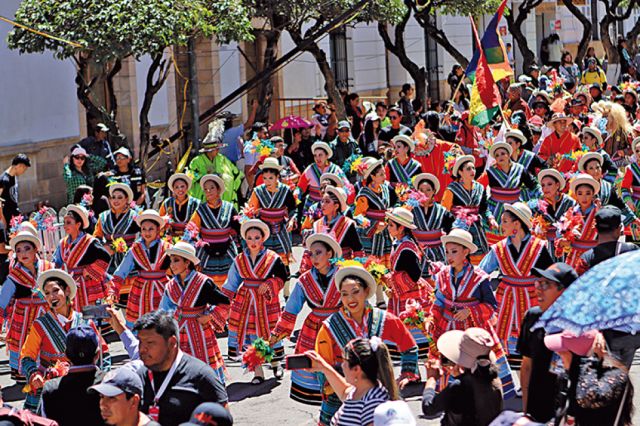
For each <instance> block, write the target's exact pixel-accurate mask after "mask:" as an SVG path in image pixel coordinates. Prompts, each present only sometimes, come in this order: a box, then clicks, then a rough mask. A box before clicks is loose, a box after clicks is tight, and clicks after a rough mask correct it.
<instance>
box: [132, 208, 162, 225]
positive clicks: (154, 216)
mask: <svg viewBox="0 0 640 426" xmlns="http://www.w3.org/2000/svg"><path fill="white" fill-rule="evenodd" d="M135 220H136V223H137V224H138V226H142V222H144V221H145V220H150V221H152V222H155V223H157V224H158V226H159V227H160V228H162V227H164V225H165V224H166V221H165V220H164V218H163V217H162V216H160V213H158V212H157V211H155V210H153V209H147V210H145V211H143V212H142V213H140V214H139V215H138V216H136V219H135Z"/></svg>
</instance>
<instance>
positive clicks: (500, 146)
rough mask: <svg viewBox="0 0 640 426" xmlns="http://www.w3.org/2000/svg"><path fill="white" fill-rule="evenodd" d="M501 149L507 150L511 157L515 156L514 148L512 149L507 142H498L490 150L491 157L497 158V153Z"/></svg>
mask: <svg viewBox="0 0 640 426" xmlns="http://www.w3.org/2000/svg"><path fill="white" fill-rule="evenodd" d="M499 149H504V150H506V151H507V153H508V154H509V157H511V154H513V148H512V147H511V145H509V144H508V143H506V142H496V143H494V144H493V145H491V148H489V155H490V156H492V157H493V158H495V154H496V151H497V150H499Z"/></svg>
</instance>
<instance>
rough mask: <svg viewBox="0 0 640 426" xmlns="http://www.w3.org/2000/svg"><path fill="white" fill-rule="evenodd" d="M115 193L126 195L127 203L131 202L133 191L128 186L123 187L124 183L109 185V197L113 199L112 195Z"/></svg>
mask: <svg viewBox="0 0 640 426" xmlns="http://www.w3.org/2000/svg"><path fill="white" fill-rule="evenodd" d="M115 191H122V192H124V193H125V194H127V198H128V199H129V201H132V200H133V191H132V190H131V187H130V186H129V185H125V184H124V183H120V182H116V183H112V184H111V185H109V196H110V197H113V193H114V192H115Z"/></svg>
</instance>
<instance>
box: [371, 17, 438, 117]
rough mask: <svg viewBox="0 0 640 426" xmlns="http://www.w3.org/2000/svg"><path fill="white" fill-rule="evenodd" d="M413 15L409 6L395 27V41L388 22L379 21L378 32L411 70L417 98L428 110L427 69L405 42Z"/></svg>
mask: <svg viewBox="0 0 640 426" xmlns="http://www.w3.org/2000/svg"><path fill="white" fill-rule="evenodd" d="M410 16H411V9H410V8H408V10H407V13H406V14H405V15H404V16H403V17H402V20H401V21H400V22H399V23H398V25H396V26H395V28H394V34H395V40H394V41H395V43H393V42H392V41H391V38H390V37H389V32H388V30H387V24H384V23H382V22H379V23H378V33H379V34H380V37H381V38H382V41H383V42H384V46H385V48H386V49H387V50H388V51H389V52H391V53H393V54H394V55H395V56H396V57H397V58H398V60H399V61H400V64H401V65H402V67H403V68H404V69H406V70H407V72H409V74H410V75H411V78H413V81H414V84H415V87H416V99H418V100H419V101H420V105H421V106H422V109H423V111H425V110H426V98H427V70H426V69H425V68H424V67H420V66H418V64H416V63H415V62H413V61H412V60H411V59H410V58H409V56H408V55H407V50H406V48H405V44H404V31H405V28H406V26H407V22H409V18H410Z"/></svg>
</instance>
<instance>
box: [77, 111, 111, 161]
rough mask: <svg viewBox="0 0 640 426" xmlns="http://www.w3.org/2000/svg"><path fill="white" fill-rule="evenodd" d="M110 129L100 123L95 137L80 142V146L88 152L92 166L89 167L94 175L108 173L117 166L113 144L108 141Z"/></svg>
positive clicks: (94, 134) (94, 132)
mask: <svg viewBox="0 0 640 426" xmlns="http://www.w3.org/2000/svg"><path fill="white" fill-rule="evenodd" d="M108 135H109V127H107V126H106V125H105V124H103V123H98V124H97V125H96V127H95V129H94V131H93V136H89V137H86V138H84V139H83V140H81V141H80V146H81V147H82V148H84V150H85V151H87V155H89V159H90V162H91V164H89V167H90V169H91V170H93V171H94V173H100V172H106V171H107V170H111V169H112V168H113V167H114V166H115V160H114V157H113V153H112V152H111V144H110V143H109V140H108V139H107V137H108Z"/></svg>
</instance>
